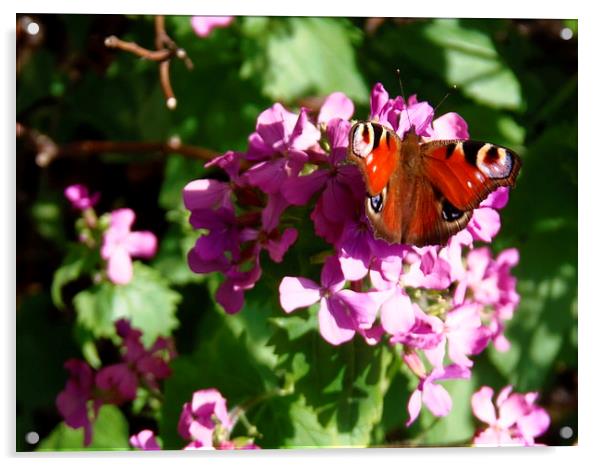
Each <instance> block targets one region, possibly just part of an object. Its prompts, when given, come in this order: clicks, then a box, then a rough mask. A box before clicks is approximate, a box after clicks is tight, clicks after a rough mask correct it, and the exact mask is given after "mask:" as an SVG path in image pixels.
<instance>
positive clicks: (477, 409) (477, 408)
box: [470, 386, 496, 425]
mask: <svg viewBox="0 0 602 466" xmlns="http://www.w3.org/2000/svg"><path fill="white" fill-rule="evenodd" d="M470 403H471V406H472V412H473V414H474V415H475V416H476V417H477V418H478V419H479V420H481V421H483V422H486V423H487V424H489V425H493V424H494V423H495V422H496V415H495V407H494V406H493V389H492V388H491V387H487V386H484V387H481V389H480V390H478V391H477V392H475V393H474V394H473V395H472V398H471V400H470Z"/></svg>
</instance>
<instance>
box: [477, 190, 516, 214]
mask: <svg viewBox="0 0 602 466" xmlns="http://www.w3.org/2000/svg"><path fill="white" fill-rule="evenodd" d="M509 197H510V188H507V187H505V186H502V187H500V188H497V189H496V190H495V191H493V192H492V193H491V194H490V195H489V196H487V198H486V199H485V200H484V201H483V202H481V207H493V208H494V209H502V208H504V207H505V206H506V204H508V199H509Z"/></svg>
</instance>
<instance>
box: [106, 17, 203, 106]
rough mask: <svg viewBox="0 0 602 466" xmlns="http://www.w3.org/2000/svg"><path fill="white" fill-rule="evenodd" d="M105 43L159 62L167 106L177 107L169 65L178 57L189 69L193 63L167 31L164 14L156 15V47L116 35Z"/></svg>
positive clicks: (160, 77)
mask: <svg viewBox="0 0 602 466" xmlns="http://www.w3.org/2000/svg"><path fill="white" fill-rule="evenodd" d="M105 45H106V46H107V47H109V48H114V49H119V50H124V51H125V52H129V53H133V54H134V55H137V56H139V57H141V58H145V59H147V60H152V61H155V62H158V63H159V81H160V83H161V88H162V89H163V94H164V95H165V104H166V105H167V108H169V109H170V110H173V109H175V108H176V106H177V104H178V101H177V99H176V96H175V95H174V92H173V89H172V87H171V78H170V74H169V65H170V63H171V59H172V58H174V57H175V58H177V59H179V60H182V61H183V62H184V65H186V68H188V69H189V70H190V69H192V68H193V66H194V65H193V63H192V60H191V59H190V57H188V54H187V53H186V50H184V49H183V48H180V47H178V46H177V44H176V43H175V42H174V41H173V39H172V38H171V37H169V35H168V34H167V32H166V31H165V17H164V16H162V15H157V16H155V48H156V50H149V49H146V48H144V47H141V46H140V45H138V44H136V43H135V42H127V41H124V40H121V39H119V38H118V37H116V36H109V37H107V38H106V39H105Z"/></svg>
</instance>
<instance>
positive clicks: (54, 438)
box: [37, 405, 131, 451]
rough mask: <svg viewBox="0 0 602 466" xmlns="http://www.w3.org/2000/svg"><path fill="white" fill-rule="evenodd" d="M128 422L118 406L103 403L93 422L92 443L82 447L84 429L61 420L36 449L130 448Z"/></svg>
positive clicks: (87, 449)
mask: <svg viewBox="0 0 602 466" xmlns="http://www.w3.org/2000/svg"><path fill="white" fill-rule="evenodd" d="M130 449H131V448H130V444H129V432H128V422H127V419H126V418H125V416H124V415H123V414H122V413H121V411H120V410H119V408H117V407H115V406H111V405H104V406H102V407H101V408H100V411H99V412H98V418H97V419H96V420H95V421H94V423H93V430H92V443H91V444H90V445H89V446H87V447H84V430H83V428H80V429H72V428H71V427H69V426H67V425H66V424H65V423H64V422H61V423H60V424H59V425H58V426H57V427H56V428H55V429H54V430H53V431H52V433H51V434H50V435H49V436H48V437H46V438H45V439H43V440H42V441H41V442H40V445H39V446H38V449H37V451H74V450H86V451H90V450H130Z"/></svg>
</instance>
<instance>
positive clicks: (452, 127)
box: [429, 112, 469, 139]
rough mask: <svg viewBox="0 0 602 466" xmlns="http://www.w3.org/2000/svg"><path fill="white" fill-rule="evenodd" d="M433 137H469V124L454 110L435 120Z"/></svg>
mask: <svg viewBox="0 0 602 466" xmlns="http://www.w3.org/2000/svg"><path fill="white" fill-rule="evenodd" d="M429 137H430V138H432V139H468V138H469V135H468V125H467V124H466V121H465V120H464V118H462V117H461V116H460V115H458V114H457V113H454V112H450V113H446V114H444V115H441V116H440V117H439V118H437V119H436V120H434V121H433V131H432V132H431V134H429Z"/></svg>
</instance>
